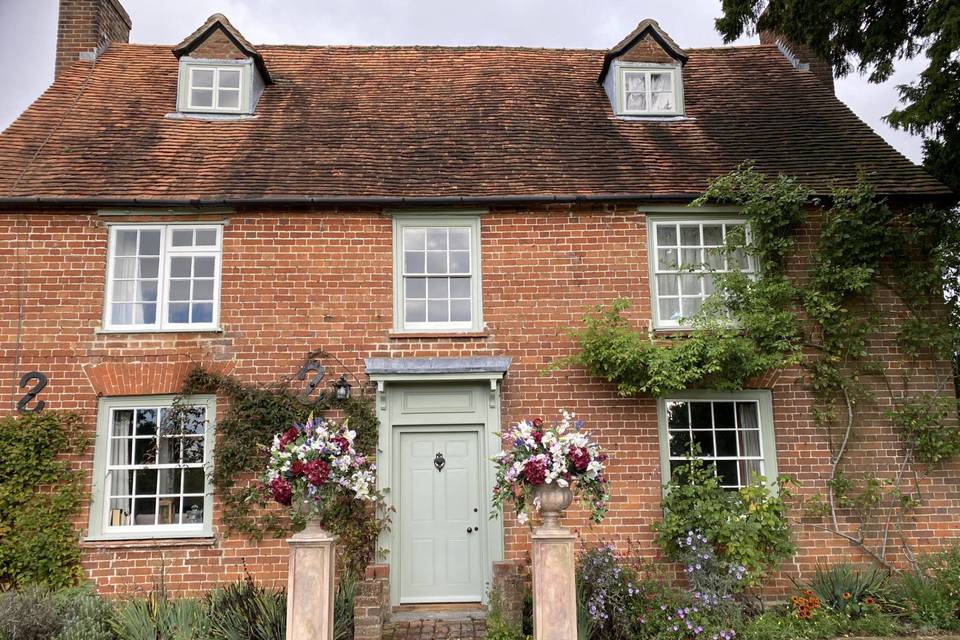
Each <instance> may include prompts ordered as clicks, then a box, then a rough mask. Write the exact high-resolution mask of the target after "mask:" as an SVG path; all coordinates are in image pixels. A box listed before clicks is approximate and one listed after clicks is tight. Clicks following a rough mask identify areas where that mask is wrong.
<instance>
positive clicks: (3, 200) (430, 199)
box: [0, 193, 700, 207]
mask: <svg viewBox="0 0 960 640" xmlns="http://www.w3.org/2000/svg"><path fill="white" fill-rule="evenodd" d="M699 196H700V194H699V193H677V194H668V195H651V194H638V193H605V194H589V195H578V194H570V195H504V196H418V197H406V196H301V197H288V196H281V197H270V196H266V197H262V198H98V197H94V198H84V197H65V198H58V197H50V196H3V197H0V205H24V204H33V205H66V206H76V205H89V206H97V207H115V206H116V207H119V206H131V205H132V206H150V207H216V206H256V205H305V204H314V205H331V204H335V205H342V204H374V205H390V206H400V205H414V206H428V205H451V204H494V203H507V204H510V203H540V202H546V203H578V202H599V201H610V200H636V201H640V202H676V201H678V200H694V199H696V198H697V197H699Z"/></svg>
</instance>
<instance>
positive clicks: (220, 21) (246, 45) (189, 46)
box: [173, 13, 271, 83]
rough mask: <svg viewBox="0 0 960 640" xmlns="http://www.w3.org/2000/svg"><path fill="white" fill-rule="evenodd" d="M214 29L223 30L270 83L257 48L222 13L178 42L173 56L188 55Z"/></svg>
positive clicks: (211, 17) (265, 66)
mask: <svg viewBox="0 0 960 640" xmlns="http://www.w3.org/2000/svg"><path fill="white" fill-rule="evenodd" d="M216 29H221V30H223V32H224V33H226V34H227V37H228V38H230V40H231V41H232V42H233V44H234V45H236V47H237V48H238V49H240V51H242V52H243V53H245V54H247V55H248V56H250V57H251V58H253V61H254V62H255V63H256V65H257V69H258V70H259V71H260V75H262V76H263V79H264V82H268V83H269V82H270V81H271V80H270V74H269V72H268V71H267V65H266V63H264V61H263V56H261V55H260V53H259V52H258V51H257V48H256V47H254V46H253V45H252V44H250V41H248V40H247V39H246V38H244V37H243V34H241V33H240V32H239V31H238V30H237V28H236V27H234V26H233V25H232V24H231V23H230V21H229V20H227V16H225V15H223V14H222V13H215V14H213V15H212V16H210V17H209V18H207V20H206V22H204V23H203V24H202V25H200V27H199V28H198V29H197V30H196V31H194V32H193V33H191V34H190V35H188V36H187V37H186V38H184V39H183V40H181V41H180V44H178V45H176V46H175V47H174V48H173V55H175V56H176V57H177V58H180V57H181V56H185V55H189V54H190V52H191V51H193V50H194V49H195V48H196V47H197V46H199V45H200V43H202V42H203V41H204V40H206V39H207V37H208V36H209V35H210V34H211V33H212V32H213V31H214V30H216Z"/></svg>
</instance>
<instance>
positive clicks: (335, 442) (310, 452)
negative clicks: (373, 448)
mask: <svg viewBox="0 0 960 640" xmlns="http://www.w3.org/2000/svg"><path fill="white" fill-rule="evenodd" d="M356 435H357V434H356V432H354V431H351V430H350V429H349V428H348V427H347V424H346V423H344V424H343V425H338V424H337V423H336V422H334V421H332V420H325V419H323V418H314V417H313V416H312V415H311V416H310V418H308V419H307V421H306V422H305V423H303V424H298V425H294V426H292V427H290V428H289V429H287V430H286V431H284V432H283V433H280V434H277V435H275V436H274V438H273V446H271V447H270V461H269V463H268V465H267V471H266V473H265V474H264V476H263V484H264V486H265V488H266V490H267V491H268V492H269V494H270V496H271V497H272V498H273V499H274V500H275V501H277V502H278V503H280V504H282V505H285V506H290V505H292V504H294V503H296V504H297V505H304V506H305V507H306V508H307V513H304V514H303V515H305V516H306V517H319V518H320V519H321V520H323V519H324V518H325V517H327V516H329V515H330V514H331V511H332V510H334V509H338V508H344V507H346V508H350V507H351V506H355V505H356V503H358V502H359V503H363V502H375V501H377V500H378V499H379V494H378V493H377V491H376V476H375V471H376V466H375V465H374V464H373V463H372V462H371V461H369V460H368V459H367V458H366V457H365V456H363V455H361V454H359V453H357V451H356V450H355V449H354V446H353V441H354V439H355V438H356Z"/></svg>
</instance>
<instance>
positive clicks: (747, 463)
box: [739, 460, 764, 485]
mask: <svg viewBox="0 0 960 640" xmlns="http://www.w3.org/2000/svg"><path fill="white" fill-rule="evenodd" d="M739 466H740V482H741V483H742V484H744V485H747V484H750V482H751V480H752V479H753V474H757V475H758V476H762V475H764V473H763V461H762V460H741V461H740V465H739Z"/></svg>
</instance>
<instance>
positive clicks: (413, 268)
mask: <svg viewBox="0 0 960 640" xmlns="http://www.w3.org/2000/svg"><path fill="white" fill-rule="evenodd" d="M426 255H427V254H425V253H424V252H422V251H406V252H404V254H403V270H404V271H405V272H406V273H426V260H427V257H426ZM441 255H443V254H441Z"/></svg>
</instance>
